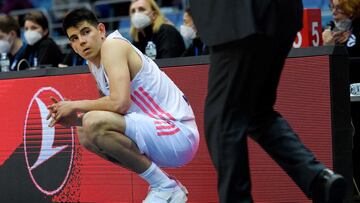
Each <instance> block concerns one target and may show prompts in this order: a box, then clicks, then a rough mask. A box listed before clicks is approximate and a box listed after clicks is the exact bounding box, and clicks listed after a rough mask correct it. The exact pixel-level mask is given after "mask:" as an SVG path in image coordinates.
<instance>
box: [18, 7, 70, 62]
mask: <svg viewBox="0 0 360 203" xmlns="http://www.w3.org/2000/svg"><path fill="white" fill-rule="evenodd" d="M24 20H25V23H24V29H25V34H24V36H25V40H26V42H27V44H28V46H27V47H26V49H25V53H24V58H25V59H26V60H27V61H28V62H29V64H30V67H57V66H58V64H59V63H60V62H62V58H63V55H62V53H61V51H60V48H59V47H58V45H57V44H56V43H55V42H54V40H53V39H51V38H50V37H49V23H48V20H47V18H46V17H45V15H44V14H43V13H41V12H31V13H29V14H27V15H25V17H24Z"/></svg>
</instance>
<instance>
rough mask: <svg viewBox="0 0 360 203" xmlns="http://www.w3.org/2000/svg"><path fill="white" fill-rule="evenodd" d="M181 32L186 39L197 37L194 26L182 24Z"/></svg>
mask: <svg viewBox="0 0 360 203" xmlns="http://www.w3.org/2000/svg"><path fill="white" fill-rule="evenodd" d="M180 34H181V35H182V36H183V38H184V39H192V40H193V39H195V37H196V32H195V30H194V28H192V27H190V26H187V25H180Z"/></svg>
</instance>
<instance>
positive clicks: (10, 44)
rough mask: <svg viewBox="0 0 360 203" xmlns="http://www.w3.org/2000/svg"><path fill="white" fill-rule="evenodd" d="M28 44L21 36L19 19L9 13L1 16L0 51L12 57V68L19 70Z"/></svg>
mask: <svg viewBox="0 0 360 203" xmlns="http://www.w3.org/2000/svg"><path fill="white" fill-rule="evenodd" d="M25 48H26V44H25V43H23V41H22V40H21V38H20V26H19V23H18V21H17V20H16V19H15V18H13V17H12V16H9V15H2V16H0V53H7V54H8V56H9V59H10V70H11V71H15V70H17V64H18V62H19V61H20V60H21V59H22V57H23V54H24V51H25Z"/></svg>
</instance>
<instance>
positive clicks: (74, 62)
mask: <svg viewBox="0 0 360 203" xmlns="http://www.w3.org/2000/svg"><path fill="white" fill-rule="evenodd" d="M81 65H86V60H85V59H83V58H82V57H81V56H79V55H78V54H77V53H75V51H74V50H73V49H70V52H69V53H67V54H65V57H64V60H63V61H62V63H60V64H59V66H58V67H60V68H65V67H69V66H81Z"/></svg>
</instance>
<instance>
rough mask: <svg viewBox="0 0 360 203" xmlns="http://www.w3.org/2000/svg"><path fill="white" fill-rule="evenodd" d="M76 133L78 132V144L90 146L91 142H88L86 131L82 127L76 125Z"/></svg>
mask: <svg viewBox="0 0 360 203" xmlns="http://www.w3.org/2000/svg"><path fill="white" fill-rule="evenodd" d="M77 133H78V139H79V142H80V144H81V145H82V146H84V147H85V148H87V149H88V148H89V147H90V144H91V143H90V141H89V138H88V137H87V135H86V133H85V132H84V129H83V128H82V127H78V128H77Z"/></svg>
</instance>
